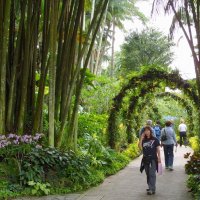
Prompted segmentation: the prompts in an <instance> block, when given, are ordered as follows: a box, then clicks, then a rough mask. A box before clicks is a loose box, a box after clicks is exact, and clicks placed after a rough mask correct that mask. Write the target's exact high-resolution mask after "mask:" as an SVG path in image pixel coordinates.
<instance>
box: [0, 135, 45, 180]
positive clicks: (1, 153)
mask: <svg viewBox="0 0 200 200" xmlns="http://www.w3.org/2000/svg"><path fill="white" fill-rule="evenodd" d="M42 137H43V134H40V133H36V134H35V135H21V136H20V135H16V134H13V133H10V134H8V135H0V162H3V163H2V165H3V164H4V165H7V166H8V167H6V169H5V173H4V175H6V176H8V178H10V177H11V175H10V174H12V180H15V181H16V182H18V180H19V178H20V177H19V176H20V174H21V172H22V163H23V161H24V159H25V158H26V155H27V154H29V153H30V152H31V151H32V149H33V148H39V147H41V146H40V145H39V142H40V140H41V138H42ZM14 168H15V169H16V168H17V170H15V171H17V173H14V174H13V173H11V172H10V171H9V169H14ZM17 179H18V180H17Z"/></svg>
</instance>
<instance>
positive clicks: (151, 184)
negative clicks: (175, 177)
mask: <svg viewBox="0 0 200 200" xmlns="http://www.w3.org/2000/svg"><path fill="white" fill-rule="evenodd" d="M149 189H150V191H152V192H154V193H155V191H156V161H155V160H152V163H151V166H150V168H149Z"/></svg>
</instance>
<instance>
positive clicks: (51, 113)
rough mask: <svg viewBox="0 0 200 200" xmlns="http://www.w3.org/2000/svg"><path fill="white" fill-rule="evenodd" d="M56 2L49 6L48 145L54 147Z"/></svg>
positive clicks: (57, 6)
mask: <svg viewBox="0 0 200 200" xmlns="http://www.w3.org/2000/svg"><path fill="white" fill-rule="evenodd" d="M58 8H59V4H58V2H57V3H56V2H54V1H52V2H51V6H50V9H51V11H50V47H49V51H50V62H49V145H50V146H51V147H54V128H55V127H54V114H55V80H56V39H57V15H58Z"/></svg>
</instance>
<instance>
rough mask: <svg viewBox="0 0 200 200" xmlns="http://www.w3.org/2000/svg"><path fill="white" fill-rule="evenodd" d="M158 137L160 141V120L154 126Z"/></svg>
mask: <svg viewBox="0 0 200 200" xmlns="http://www.w3.org/2000/svg"><path fill="white" fill-rule="evenodd" d="M153 129H154V132H155V135H156V138H157V139H158V140H159V141H160V136H161V129H162V127H161V125H160V121H156V125H155V126H154V127H153Z"/></svg>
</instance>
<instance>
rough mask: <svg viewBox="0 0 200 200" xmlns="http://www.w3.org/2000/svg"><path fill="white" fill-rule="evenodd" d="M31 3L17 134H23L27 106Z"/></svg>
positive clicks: (28, 11)
mask: <svg viewBox="0 0 200 200" xmlns="http://www.w3.org/2000/svg"><path fill="white" fill-rule="evenodd" d="M32 6H33V5H32V2H31V1H28V10H27V13H28V15H27V21H26V30H25V47H24V63H23V69H22V81H21V99H20V109H19V116H18V133H19V134H22V133H23V128H24V120H25V111H26V104H27V90H28V79H29V70H30V48H31V47H30V44H31V43H30V38H31V18H32V9H33V8H32Z"/></svg>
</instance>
